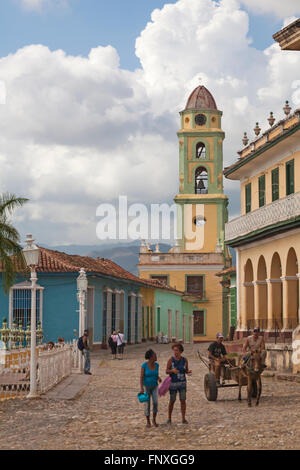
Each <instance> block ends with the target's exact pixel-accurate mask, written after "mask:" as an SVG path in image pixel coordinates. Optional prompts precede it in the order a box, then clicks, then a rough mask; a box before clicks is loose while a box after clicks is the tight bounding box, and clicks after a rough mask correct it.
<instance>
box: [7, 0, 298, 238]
mask: <svg viewBox="0 0 300 470" xmlns="http://www.w3.org/2000/svg"><path fill="white" fill-rule="evenodd" d="M248 23H249V19H248V14H247V12H245V11H243V10H241V9H239V3H238V2H237V1H235V0H222V1H221V2H220V3H215V2H214V1H212V0H179V1H178V2H177V3H175V4H172V5H165V7H164V8H163V9H161V10H155V11H154V12H153V14H152V21H151V22H149V23H148V25H147V26H146V27H145V29H144V31H143V32H142V33H141V35H140V37H139V38H138V39H137V43H136V52H137V55H138V57H139V58H140V60H141V64H142V68H141V69H139V70H136V71H135V72H130V71H127V70H124V69H121V68H120V65H119V57H118V54H117V51H116V50H115V49H114V48H113V47H111V46H108V47H97V48H95V49H92V50H91V52H90V54H89V56H88V57H86V58H84V57H74V56H68V55H67V54H66V53H65V52H64V51H62V50H58V51H54V52H51V51H50V50H49V49H48V48H47V47H45V46H42V45H34V46H28V47H25V48H23V49H20V50H19V51H17V52H16V53H15V54H10V55H9V56H7V57H3V58H2V59H0V79H1V80H2V81H3V82H4V83H5V88H6V105H2V106H0V162H1V173H0V185H1V188H3V190H9V191H14V192H16V193H17V194H20V195H23V196H27V197H29V198H30V199H31V203H30V205H28V206H27V207H26V208H25V209H22V211H19V212H18V217H19V218H18V220H19V222H18V223H19V224H20V225H19V226H20V228H21V230H22V233H23V234H25V233H26V232H28V230H29V232H28V233H31V232H35V235H36V237H37V238H38V239H39V240H41V241H43V242H48V243H51V242H52V243H64V242H66V243H67V242H69V243H82V244H87V243H94V242H95V241H96V234H95V229H96V220H95V213H96V207H97V206H98V204H100V203H101V202H107V201H109V202H110V201H114V200H116V198H117V197H118V195H119V194H122V195H127V196H128V198H129V202H133V201H134V202H146V203H151V202H164V201H166V202H171V201H172V198H173V196H174V195H175V194H176V193H177V191H178V142H177V136H176V131H178V129H179V126H180V120H179V115H178V111H179V110H181V109H183V108H184V106H185V102H186V99H187V97H188V95H189V94H190V93H191V91H192V90H193V88H194V87H195V86H197V85H198V83H199V81H198V78H199V76H201V78H202V83H204V84H205V85H206V86H207V87H208V89H209V90H210V91H211V92H212V93H213V95H214V97H215V99H216V102H217V105H218V107H219V109H221V110H223V112H224V116H223V128H224V130H225V131H226V140H225V146H224V163H225V165H228V164H230V163H232V162H233V161H234V160H235V158H236V151H237V150H238V149H240V148H241V146H242V142H241V140H242V137H243V133H244V131H247V132H248V135H249V137H250V138H254V132H253V128H254V126H255V123H256V122H257V121H259V122H260V125H261V127H262V129H263V130H264V129H266V128H267V126H268V122H267V118H268V116H269V112H270V111H273V112H274V115H275V116H276V118H277V119H280V118H282V117H283V111H282V107H283V105H284V101H285V100H286V99H290V100H291V102H292V101H293V97H295V96H296V95H295V94H296V93H298V88H299V86H296V85H295V81H296V80H297V79H298V78H299V66H300V54H297V53H294V52H286V53H282V51H281V50H280V49H279V47H278V45H277V44H274V45H272V46H271V47H270V48H268V49H267V50H266V51H264V52H263V51H258V50H256V49H254V48H253V47H251V45H250V44H249V40H248ZM271 42H272V38H270V43H271ZM237 187H238V185H236V184H235V185H233V184H232V183H231V182H226V191H227V192H228V193H229V195H230V194H235V198H233V199H232V201H233V204H236V203H237V202H238V198H237V197H236V194H237ZM233 210H234V211H236V210H237V207H236V206H235V205H233ZM20 218H22V221H21V219H20Z"/></svg>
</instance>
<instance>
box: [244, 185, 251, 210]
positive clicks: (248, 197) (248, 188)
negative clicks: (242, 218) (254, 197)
mask: <svg viewBox="0 0 300 470" xmlns="http://www.w3.org/2000/svg"><path fill="white" fill-rule="evenodd" d="M245 202H246V214H248V212H251V183H249V184H246V186H245Z"/></svg>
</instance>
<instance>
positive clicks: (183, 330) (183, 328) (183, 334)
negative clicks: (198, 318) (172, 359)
mask: <svg viewBox="0 0 300 470" xmlns="http://www.w3.org/2000/svg"><path fill="white" fill-rule="evenodd" d="M182 339H183V342H184V343H185V341H186V315H183V316H182Z"/></svg>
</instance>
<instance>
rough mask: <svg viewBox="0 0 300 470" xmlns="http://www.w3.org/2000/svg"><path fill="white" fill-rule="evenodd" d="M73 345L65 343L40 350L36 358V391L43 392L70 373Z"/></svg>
mask: <svg viewBox="0 0 300 470" xmlns="http://www.w3.org/2000/svg"><path fill="white" fill-rule="evenodd" d="M72 368H73V345H69V344H66V345H65V346H61V347H58V348H55V349H52V350H51V351H43V352H40V354H39V358H38V391H39V393H45V392H47V391H48V390H50V389H51V388H53V387H55V385H57V384H58V383H60V382H61V381H62V380H63V379H64V378H66V377H68V376H69V375H71V373H72Z"/></svg>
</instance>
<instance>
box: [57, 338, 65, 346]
mask: <svg viewBox="0 0 300 470" xmlns="http://www.w3.org/2000/svg"><path fill="white" fill-rule="evenodd" d="M57 344H58V346H64V345H65V339H64V338H62V337H61V336H60V337H59V338H58V339H57Z"/></svg>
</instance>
